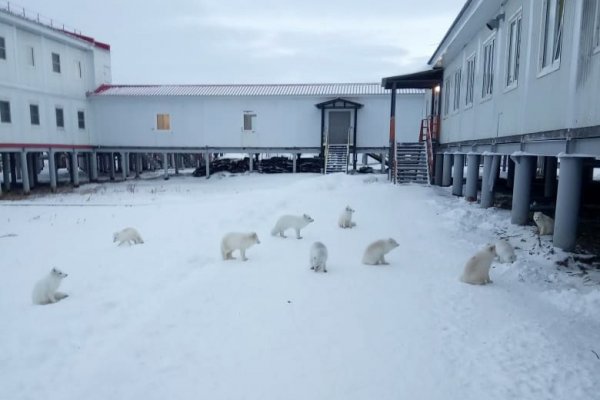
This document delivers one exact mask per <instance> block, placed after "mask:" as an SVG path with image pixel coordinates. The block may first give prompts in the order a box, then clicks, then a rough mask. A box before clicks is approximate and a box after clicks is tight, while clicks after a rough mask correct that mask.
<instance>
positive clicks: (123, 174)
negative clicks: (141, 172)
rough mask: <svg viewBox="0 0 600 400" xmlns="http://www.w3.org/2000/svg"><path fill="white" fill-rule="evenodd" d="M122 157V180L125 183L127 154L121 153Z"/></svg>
mask: <svg viewBox="0 0 600 400" xmlns="http://www.w3.org/2000/svg"><path fill="white" fill-rule="evenodd" d="M120 155H121V157H120V158H121V179H123V180H124V181H126V180H127V160H126V158H127V157H126V156H127V155H126V154H125V152H122V153H120Z"/></svg>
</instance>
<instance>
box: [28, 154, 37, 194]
mask: <svg viewBox="0 0 600 400" xmlns="http://www.w3.org/2000/svg"><path fill="white" fill-rule="evenodd" d="M27 176H28V177H29V189H34V188H35V179H34V178H33V153H27Z"/></svg>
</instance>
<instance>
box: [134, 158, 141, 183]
mask: <svg viewBox="0 0 600 400" xmlns="http://www.w3.org/2000/svg"><path fill="white" fill-rule="evenodd" d="M141 173H142V155H141V154H140V153H136V154H135V179H140V174H141Z"/></svg>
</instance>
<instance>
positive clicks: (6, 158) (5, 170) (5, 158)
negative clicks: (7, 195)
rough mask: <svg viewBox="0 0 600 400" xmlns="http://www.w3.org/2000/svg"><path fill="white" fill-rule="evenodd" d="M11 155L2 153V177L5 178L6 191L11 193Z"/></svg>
mask: <svg viewBox="0 0 600 400" xmlns="http://www.w3.org/2000/svg"><path fill="white" fill-rule="evenodd" d="M10 169H11V167H10V154H9V153H2V177H3V178H4V190H6V191H7V192H10Z"/></svg>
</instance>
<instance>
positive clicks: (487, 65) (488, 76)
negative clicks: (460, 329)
mask: <svg viewBox="0 0 600 400" xmlns="http://www.w3.org/2000/svg"><path fill="white" fill-rule="evenodd" d="M495 47H496V38H495V37H493V38H491V39H490V40H488V41H487V42H485V43H484V45H483V85H482V87H481V97H482V98H484V99H485V98H487V97H490V96H491V95H492V92H493V91H494V48H495Z"/></svg>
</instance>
